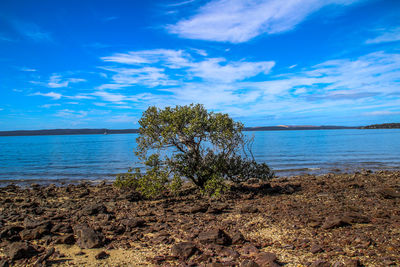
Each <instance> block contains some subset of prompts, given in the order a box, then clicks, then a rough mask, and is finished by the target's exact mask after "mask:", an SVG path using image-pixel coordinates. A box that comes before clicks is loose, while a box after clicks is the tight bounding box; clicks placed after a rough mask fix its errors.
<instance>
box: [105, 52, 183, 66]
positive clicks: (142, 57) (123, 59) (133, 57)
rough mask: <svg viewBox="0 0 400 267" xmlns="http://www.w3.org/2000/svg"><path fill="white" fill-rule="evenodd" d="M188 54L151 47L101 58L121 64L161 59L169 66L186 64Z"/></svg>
mask: <svg viewBox="0 0 400 267" xmlns="http://www.w3.org/2000/svg"><path fill="white" fill-rule="evenodd" d="M188 57H189V54H187V53H186V52H184V51H183V50H171V49H153V50H142V51H133V52H128V53H116V54H113V55H111V56H108V57H102V58H101V59H102V60H103V61H106V62H114V63H121V64H130V65H140V64H145V63H156V62H160V61H163V62H165V64H166V65H168V66H170V67H171V68H180V67H184V66H187V64H188Z"/></svg>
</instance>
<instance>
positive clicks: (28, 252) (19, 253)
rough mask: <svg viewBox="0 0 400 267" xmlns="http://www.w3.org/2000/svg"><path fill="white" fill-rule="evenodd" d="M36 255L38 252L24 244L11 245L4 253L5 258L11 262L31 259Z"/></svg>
mask: <svg viewBox="0 0 400 267" xmlns="http://www.w3.org/2000/svg"><path fill="white" fill-rule="evenodd" d="M36 254H38V251H37V250H36V249H35V248H33V247H32V246H31V245H29V244H28V243H26V242H15V243H12V244H11V245H10V246H9V248H8V250H7V252H6V255H7V257H9V258H10V259H11V260H19V259H25V258H31V257H33V256H35V255H36Z"/></svg>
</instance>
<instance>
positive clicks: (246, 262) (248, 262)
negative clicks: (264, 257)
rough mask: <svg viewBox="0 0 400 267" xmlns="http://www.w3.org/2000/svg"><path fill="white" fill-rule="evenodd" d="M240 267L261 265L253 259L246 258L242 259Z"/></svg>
mask: <svg viewBox="0 0 400 267" xmlns="http://www.w3.org/2000/svg"><path fill="white" fill-rule="evenodd" d="M240 267H260V265H258V264H257V263H256V262H255V261H253V260H249V259H246V260H244V261H242V263H241V264H240Z"/></svg>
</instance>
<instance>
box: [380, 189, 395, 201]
mask: <svg viewBox="0 0 400 267" xmlns="http://www.w3.org/2000/svg"><path fill="white" fill-rule="evenodd" d="M378 193H379V194H380V195H381V196H383V197H384V198H388V199H390V198H400V192H399V190H396V189H393V188H390V187H388V188H382V189H380V190H379V191H378Z"/></svg>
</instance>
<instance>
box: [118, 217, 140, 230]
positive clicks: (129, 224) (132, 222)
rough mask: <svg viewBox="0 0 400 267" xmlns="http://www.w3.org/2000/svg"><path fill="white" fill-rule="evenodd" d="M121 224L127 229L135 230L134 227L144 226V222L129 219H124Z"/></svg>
mask: <svg viewBox="0 0 400 267" xmlns="http://www.w3.org/2000/svg"><path fill="white" fill-rule="evenodd" d="M121 223H122V224H123V225H124V226H126V227H129V228H131V229H132V228H136V227H142V226H144V225H145V223H146V221H145V220H142V219H139V218H131V219H124V220H121Z"/></svg>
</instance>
